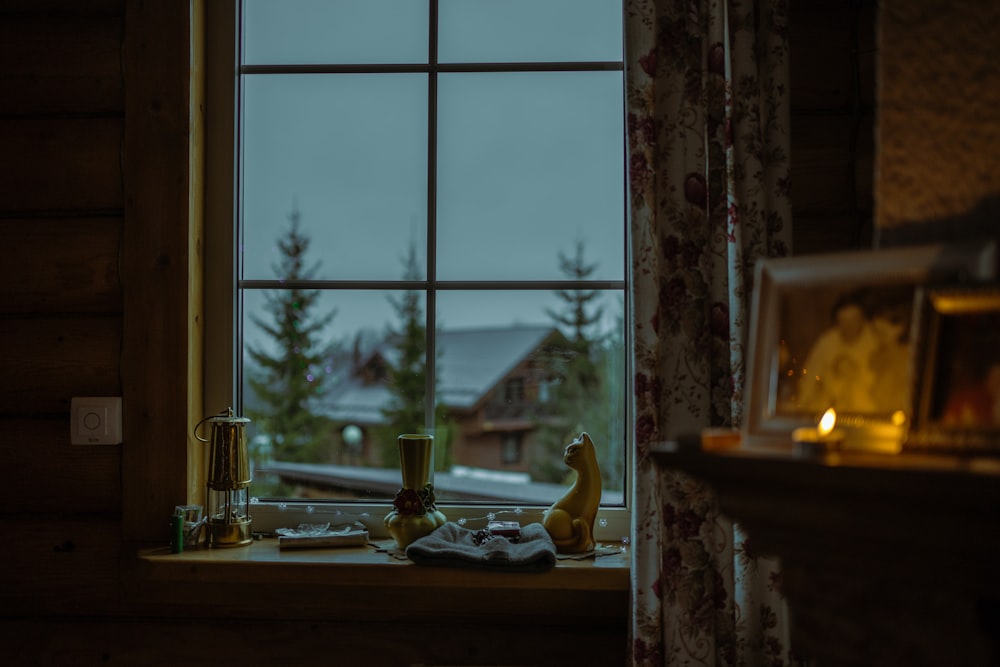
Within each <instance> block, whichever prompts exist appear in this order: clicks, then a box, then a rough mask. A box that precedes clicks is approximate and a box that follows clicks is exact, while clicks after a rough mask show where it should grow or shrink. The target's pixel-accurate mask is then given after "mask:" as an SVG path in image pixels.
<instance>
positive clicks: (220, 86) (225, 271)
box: [192, 0, 633, 542]
mask: <svg viewBox="0 0 1000 667" xmlns="http://www.w3.org/2000/svg"><path fill="white" fill-rule="evenodd" d="M428 2H429V4H430V6H431V7H430V11H431V16H432V18H433V17H435V16H436V5H437V1H436V0H428ZM205 26H206V39H205V40H204V41H205V54H206V58H205V67H204V74H205V104H204V109H205V136H204V144H203V146H204V158H205V189H206V197H205V216H204V217H205V229H204V233H205V244H204V245H205V249H204V255H203V257H202V261H203V265H202V270H203V272H204V273H203V276H204V313H203V314H204V332H205V333H204V382H203V396H204V403H203V406H202V416H204V415H210V414H215V413H218V412H219V411H220V410H222V409H225V408H226V407H227V406H235V405H236V404H237V400H238V397H239V395H240V394H239V392H240V389H239V382H240V378H239V377H238V369H239V367H240V364H239V359H238V354H239V350H238V346H237V345H236V344H235V343H236V340H235V337H234V336H233V332H234V331H237V330H238V327H239V326H240V323H239V318H238V314H239V309H238V304H237V299H238V294H239V290H238V288H237V279H238V276H237V266H238V258H237V254H236V248H237V243H236V240H237V239H236V235H237V230H238V222H237V220H238V214H239V212H238V201H237V197H238V186H239V166H238V160H239V157H238V155H239V153H238V151H239V141H240V127H239V96H240V75H241V66H240V43H239V34H240V30H241V26H240V0H220V1H219V2H214V1H213V2H210V3H205ZM432 32H433V28H432ZM532 66H533V64H532V63H527V64H523V65H521V66H519V67H518V69H519V70H521V71H532ZM427 67H430V66H427ZM623 67H624V65H623V64H621V65H620V68H623ZM607 68H608V66H607V64H606V63H605V64H601V65H599V66H596V67H594V69H607ZM251 69H252V70H253V71H258V72H259V71H264V70H267V69H271V68H269V66H252V68H251ZM281 69H287V68H284V67H279V68H277V70H279V71H280V70H281ZM456 69H457V70H461V67H458V68H456ZM272 71H274V70H272ZM324 71H326V68H324ZM623 85H624V84H623ZM623 103H624V96H623ZM434 122H435V119H434V118H433V117H432V118H430V119H429V123H434ZM622 131H623V132H624V127H623V128H622ZM431 132H432V135H431V139H430V140H431V141H433V128H431ZM624 160H625V156H624V154H623V156H622V161H623V170H622V178H623V182H624V181H625V173H624V171H625V170H624ZM433 180H434V179H433V177H432V178H431V183H430V184H429V189H432V188H433V187H434V183H433ZM626 186H627V183H626ZM431 205H433V203H432V204H431ZM623 215H624V213H623ZM627 234H628V225H627V221H626V224H625V235H626V237H627ZM433 241H434V239H433V236H431V238H429V242H431V243H433ZM623 242H624V244H625V246H626V248H627V246H628V239H627V238H623ZM428 252H429V253H432V252H433V251H432V250H431V249H428ZM627 272H628V267H627V266H626V273H627ZM245 282H260V281H245ZM424 282H425V283H426V281H424ZM538 282H553V281H538ZM608 282H609V281H593V282H590V283H587V285H586V286H587V287H588V288H591V287H593V286H594V283H608ZM417 284H418V285H419V282H418V283H417ZM511 284H514V283H507V282H504V283H500V284H499V285H497V286H499V287H508V286H510V285H511ZM553 284H554V285H556V286H557V287H562V288H567V287H568V288H573V287H574V286H576V287H578V286H579V285H578V284H577V283H569V282H568V281H564V282H563V283H562V284H558V283H556V282H554V283H553ZM624 284H625V289H624V294H625V300H626V304H627V302H628V300H629V298H630V295H629V289H628V281H627V279H626V280H625V281H624ZM479 286H480V287H482V288H489V287H491V286H494V285H492V283H482V284H480V285H479ZM433 306H434V300H433V299H428V301H427V303H425V308H426V309H427V316H428V317H430V316H431V313H430V311H431V309H432V308H433ZM627 307H628V306H627V305H626V308H627ZM626 312H627V311H626ZM427 334H428V336H429V337H431V341H430V342H431V343H433V339H432V337H433V335H434V329H433V327H430V326H429V327H427ZM625 365H626V368H625V375H626V378H628V377H631V354H629V353H626V355H625ZM427 381H428V384H429V385H430V386H433V383H434V377H433V372H432V371H429V372H428V380H427ZM628 386H629V385H628V383H627V382H626V383H625V387H626V397H625V410H626V419H625V423H626V424H631V414H632V398H631V395H630V394H631V393H630V392H628V391H627V387H628ZM429 409H430V410H433V408H429ZM194 417H195V418H194V421H195V422H197V421H198V420H199V419H200V418H201V417H200V416H197V415H195V416H194ZM624 450H625V451H624V456H625V462H624V463H625V470H626V471H630V470H631V457H632V432H631V429H628V428H626V433H625V443H624ZM202 475H203V473H202ZM200 476H201V475H200ZM200 476H199V477H200ZM192 483H193V480H192ZM198 484H201V482H200V481H199V482H198ZM632 484H633V480H632V475H631V474H629V473H628V472H627V473H626V479H625V488H624V489H623V501H624V502H623V505H622V506H615V507H601V508H600V510H599V511H598V516H597V520H596V522H595V526H594V532H595V537H596V538H597V539H598V540H600V541H612V542H615V541H619V540H627V539H628V537H629V535H630V530H631V512H630V509H629V508H630V500H631V497H632ZM251 493H252V488H251ZM390 502H391V501H388V500H387V501H375V502H366V501H352V502H343V503H341V502H336V501H326V500H324V501H322V502H321V501H318V500H315V501H309V500H292V499H288V500H283V501H280V502H279V501H275V502H254V503H253V504H252V505H251V508H250V509H251V515H252V517H253V527H254V530H255V531H256V532H265V533H267V532H272V531H273V530H275V529H276V528H279V527H282V526H287V525H297V524H298V523H306V522H315V521H316V520H317V517H322V516H329V517H335V518H336V520H360V521H362V522H363V523H365V525H366V526H367V527H368V529H369V532H370V533H371V534H372V536H373V537H387V536H388V533H387V531H386V529H385V526H384V524H383V520H382V519H383V517H384V515H385V514H386V513H387V512H388V510H389V505H390ZM439 504H440V505H441V507H442V510H443V511H444V512H445V514H446V515H447V516H448V518H449V520H457V519H460V518H466V519H468V520H470V521H473V520H476V519H485V517H486V516H487V515H488V514H496V515H498V516H504V518H514V517H510V516H509V515H510V513H511V512H512V511H514V510H515V509H516V506H515V505H514V504H511V505H500V504H487V503H467V504H462V503H454V502H447V503H439ZM520 509H521V511H522V514H521V517H523V519H524V520H528V521H531V520H540V517H541V512H542V511H543V510H544V509H545V508H539V507H528V506H525V507H523V508H520ZM536 515H537V516H536Z"/></svg>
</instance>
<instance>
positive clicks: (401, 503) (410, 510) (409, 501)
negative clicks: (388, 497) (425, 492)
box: [392, 489, 424, 515]
mask: <svg viewBox="0 0 1000 667" xmlns="http://www.w3.org/2000/svg"><path fill="white" fill-rule="evenodd" d="M392 506H393V507H395V508H396V511H397V512H399V513H400V514H407V515H409V514H423V513H424V504H423V503H422V502H420V496H419V495H418V494H417V492H416V491H414V490H413V489H400V490H399V493H397V494H396V499H395V500H393V501H392Z"/></svg>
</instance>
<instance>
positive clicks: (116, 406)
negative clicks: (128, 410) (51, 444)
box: [70, 396, 122, 445]
mask: <svg viewBox="0 0 1000 667" xmlns="http://www.w3.org/2000/svg"><path fill="white" fill-rule="evenodd" d="M121 441H122V399H121V396H89V397H79V398H74V399H73V400H72V401H70V443H72V444H74V445H117V444H120V443H121Z"/></svg>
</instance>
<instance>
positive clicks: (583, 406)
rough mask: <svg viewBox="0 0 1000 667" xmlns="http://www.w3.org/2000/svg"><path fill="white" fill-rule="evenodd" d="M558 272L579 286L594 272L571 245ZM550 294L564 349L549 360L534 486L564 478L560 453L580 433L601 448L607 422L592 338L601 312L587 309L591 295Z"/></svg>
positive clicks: (598, 347)
mask: <svg viewBox="0 0 1000 667" xmlns="http://www.w3.org/2000/svg"><path fill="white" fill-rule="evenodd" d="M559 268H560V270H561V271H562V273H563V275H565V276H566V278H568V279H570V280H579V281H583V280H587V279H588V278H590V276H591V275H592V274H593V273H594V271H596V270H597V264H588V263H587V261H586V259H585V247H584V244H583V242H577V244H576V251H575V254H574V255H573V256H568V255H566V254H564V253H559ZM555 294H556V296H557V297H558V298H559V299H560V300H561V301H563V302H564V308H563V309H561V310H558V311H557V310H553V309H548V310H546V312H547V313H548V315H549V317H551V318H552V319H553V320H554V321H555V323H556V324H557V325H558V326H560V327H561V328H562V329H563V330H565V331H568V332H569V336H568V338H569V343H568V345H567V347H566V348H565V349H563V350H561V351H560V352H561V354H560V355H559V356H558V357H557V358H556V359H555V360H554V366H555V369H554V370H555V373H556V375H557V377H558V382H557V383H556V384H555V386H554V387H553V389H552V398H551V399H550V403H549V405H548V406H547V409H546V413H548V414H550V415H552V417H553V419H550V420H547V421H546V422H545V423H542V424H540V425H539V427H538V430H537V432H536V437H537V440H536V442H537V447H536V448H535V453H534V455H533V457H532V461H531V472H532V476H533V477H534V478H535V479H537V480H538V481H560V480H561V479H563V478H564V477H565V476H566V474H567V470H566V466H565V464H563V462H562V452H563V450H564V449H565V447H566V445H567V444H569V443H570V442H571V441H572V440H573V439H575V438H576V437H578V436H579V435H580V433H581V432H582V431H587V432H588V433H589V434H590V435H591V436H592V437H593V438H594V442H595V444H596V445H597V446H598V448H601V447H602V446H606V444H605V443H602V442H601V438H602V437H604V431H606V423H607V419H608V414H607V413H608V406H607V403H606V402H605V401H604V400H603V398H604V397H603V396H602V394H603V393H604V391H603V390H604V387H603V382H602V377H601V376H602V372H601V371H602V368H601V365H600V364H599V362H600V361H601V359H600V356H601V355H600V352H601V341H600V339H599V337H598V336H597V335H595V334H593V333H592V331H593V329H594V328H595V326H596V325H597V324H598V323H599V322H600V320H601V316H602V315H603V309H602V308H600V307H596V306H595V305H594V303H593V302H594V300H595V299H597V298H598V297H599V296H600V295H599V294H598V292H597V291H596V290H592V289H561V290H556V292H555ZM599 454H600V452H599Z"/></svg>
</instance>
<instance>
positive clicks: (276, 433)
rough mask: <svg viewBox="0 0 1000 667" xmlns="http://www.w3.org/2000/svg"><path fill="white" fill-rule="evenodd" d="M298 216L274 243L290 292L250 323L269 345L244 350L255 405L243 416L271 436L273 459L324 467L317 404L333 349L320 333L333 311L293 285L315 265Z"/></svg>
mask: <svg viewBox="0 0 1000 667" xmlns="http://www.w3.org/2000/svg"><path fill="white" fill-rule="evenodd" d="M300 219H301V214H300V212H299V211H298V209H297V208H293V210H292V212H291V214H289V216H288V220H289V222H290V223H291V226H290V228H289V230H288V232H287V233H286V234H285V236H284V237H282V238H280V239H279V240H278V249H279V251H280V253H281V255H280V259H279V261H278V263H277V264H276V265H274V266H273V267H272V268H273V270H274V272H275V274H276V275H277V276H278V278H279V279H281V280H283V281H286V282H288V283H289V284H290V285H291V286H290V287H289V288H288V289H282V290H273V291H269V292H267V293H266V295H265V309H264V310H265V312H266V313H267V314H268V315H269V317H263V316H260V315H257V314H252V315H251V316H250V319H251V321H252V322H253V323H254V324H255V325H256V326H257V327H259V328H260V330H261V331H263V332H264V333H265V334H267V335H268V336H269V337H270V339H271V342H272V343H273V349H274V350H275V351H274V352H272V351H271V349H272V348H271V347H268V346H264V345H252V344H248V345H247V346H246V349H247V354H248V355H249V358H250V361H252V362H253V364H252V366H251V368H252V370H251V372H249V373H248V378H247V382H248V384H249V387H250V390H251V391H252V393H253V398H254V400H253V404H252V406H249V405H248V409H247V416H249V417H250V418H251V419H252V420H253V423H254V430H255V431H256V432H258V433H265V434H267V435H268V436H269V437H270V441H271V448H272V451H271V456H272V457H273V458H274V459H275V460H277V461H285V462H308V463H322V462H326V461H328V460H329V459H330V458H331V456H332V451H330V449H331V447H332V442H333V440H332V437H331V430H330V424H329V422H328V420H327V419H326V418H324V417H322V416H320V415H318V414H316V412H315V407H316V406H315V402H316V400H317V399H318V398H320V397H321V396H322V394H323V392H324V390H325V389H326V387H325V386H324V383H325V381H326V379H327V374H326V373H325V366H326V365H327V360H328V359H329V358H330V356H331V355H332V352H333V349H334V345H332V344H331V343H327V342H324V341H323V340H322V338H321V334H322V331H323V329H324V327H326V325H327V324H329V323H330V321H331V320H333V318H334V316H335V315H336V311H330V312H326V313H317V312H316V308H317V306H318V299H319V291H318V290H313V289H302V288H301V287H299V286H297V285H296V284H295V282H296V281H301V280H309V279H311V278H313V277H314V276H315V273H316V271H317V269H318V267H319V265H318V264H315V265H313V266H307V265H306V255H307V253H308V251H309V243H310V241H309V238H308V237H307V236H306V235H305V234H304V233H303V232H302V231H301V229H300V228H299V223H300Z"/></svg>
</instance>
